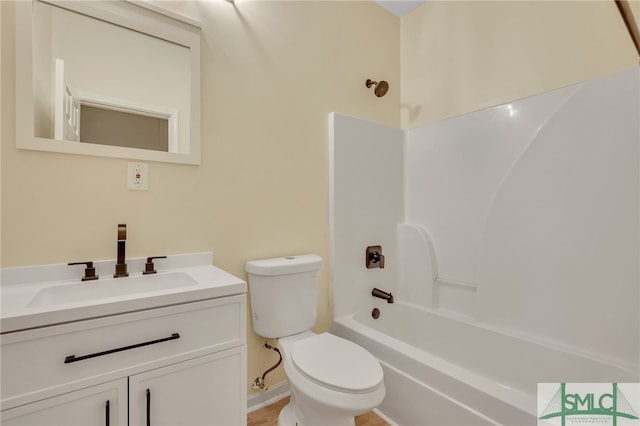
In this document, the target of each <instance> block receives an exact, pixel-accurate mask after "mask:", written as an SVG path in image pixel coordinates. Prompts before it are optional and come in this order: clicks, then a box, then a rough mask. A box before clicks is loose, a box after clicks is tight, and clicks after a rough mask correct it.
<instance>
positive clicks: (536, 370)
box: [331, 302, 640, 426]
mask: <svg viewBox="0 0 640 426" xmlns="http://www.w3.org/2000/svg"><path fill="white" fill-rule="evenodd" d="M380 311H381V315H380V318H379V319H377V320H374V319H373V318H372V317H371V315H370V313H369V312H366V313H361V314H356V315H354V316H348V317H343V318H340V319H337V320H335V321H334V323H333V324H332V327H331V332H332V333H334V334H336V335H338V336H342V337H344V338H347V339H349V340H351V341H354V342H356V343H358V344H360V345H361V346H363V347H365V348H366V349H367V350H368V351H369V352H371V353H372V354H373V355H374V356H376V358H378V360H379V361H380V363H381V364H382V366H383V369H384V374H385V378H384V380H385V386H386V388H387V395H386V397H385V400H384V401H383V403H382V404H381V405H380V407H379V410H380V411H381V412H382V413H383V414H384V415H386V416H387V417H389V418H390V419H391V420H393V421H394V422H396V423H397V424H399V425H407V426H409V425H416V426H418V425H419V426H426V425H455V426H461V425H482V424H507V425H535V424H536V417H537V416H536V410H537V405H536V387H537V383H539V382H552V383H560V382H567V383H572V382H609V383H610V382H621V383H623V382H638V381H640V372H639V371H638V369H637V367H634V366H623V365H616V364H615V363H613V362H611V361H607V360H603V359H597V358H596V357H594V356H590V355H589V354H580V353H578V352H577V351H575V350H570V349H568V348H563V347H561V345H553V344H550V343H548V342H542V341H538V342H536V341H534V339H532V338H524V337H522V336H516V335H513V334H508V333H506V332H502V331H499V330H494V329H490V328H487V327H483V326H480V325H478V324H474V323H471V322H465V321H462V320H457V319H453V318H448V317H445V316H442V315H440V314H438V313H435V312H432V311H427V310H424V309H422V308H417V307H414V306H411V305H407V304H404V303H401V302H400V303H398V302H396V303H394V304H392V305H385V306H382V307H381V309H380Z"/></svg>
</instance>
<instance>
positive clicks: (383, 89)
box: [365, 79, 389, 98]
mask: <svg viewBox="0 0 640 426" xmlns="http://www.w3.org/2000/svg"><path fill="white" fill-rule="evenodd" d="M365 86H367V88H370V87H371V86H376V88H375V89H374V90H373V93H375V94H376V96H377V97H379V98H381V97H383V96H384V95H386V94H387V90H389V83H387V82H386V81H384V80H380V81H373V80H371V79H367V82H366V83H365Z"/></svg>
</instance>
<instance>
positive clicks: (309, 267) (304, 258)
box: [246, 254, 322, 275]
mask: <svg viewBox="0 0 640 426" xmlns="http://www.w3.org/2000/svg"><path fill="white" fill-rule="evenodd" d="M321 266H322V258H321V257H320V256H318V255H316V254H301V255H297V256H285V257H276V258H273V259H261V260H252V261H249V262H247V267H246V270H247V272H249V273H250V274H253V275H289V274H298V273H301V272H311V271H318V270H320V267H321Z"/></svg>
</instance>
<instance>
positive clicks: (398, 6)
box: [375, 0, 426, 16]
mask: <svg viewBox="0 0 640 426" xmlns="http://www.w3.org/2000/svg"><path fill="white" fill-rule="evenodd" d="M375 1H376V3H378V4H379V5H380V6H382V7H384V8H385V9H387V10H388V11H389V12H391V13H393V14H394V15H396V16H404V15H406V14H407V13H409V12H411V11H412V10H413V9H415V8H417V7H418V6H421V5H422V4H423V3H424V2H425V1H426V0H375Z"/></svg>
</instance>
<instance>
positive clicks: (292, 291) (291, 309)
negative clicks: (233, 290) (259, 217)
mask: <svg viewBox="0 0 640 426" xmlns="http://www.w3.org/2000/svg"><path fill="white" fill-rule="evenodd" d="M321 266H322V258H321V257H320V256H317V255H315V254H305V255H299V256H287V257H278V258H274V259H262V260H252V261H250V262H247V267H246V270H247V272H248V274H249V295H250V297H251V313H252V317H253V330H254V331H255V332H256V333H258V334H259V335H261V336H262V337H267V338H277V337H285V336H290V335H292V334H298V333H302V332H303V331H307V330H310V329H311V327H313V325H314V324H315V323H316V315H317V311H318V293H319V290H320V285H319V282H318V271H319V270H320V267H321Z"/></svg>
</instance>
